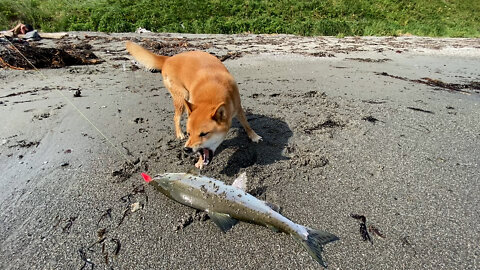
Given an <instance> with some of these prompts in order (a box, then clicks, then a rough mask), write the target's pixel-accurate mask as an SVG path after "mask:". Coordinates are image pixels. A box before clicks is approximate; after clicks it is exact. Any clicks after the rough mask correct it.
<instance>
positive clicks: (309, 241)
mask: <svg viewBox="0 0 480 270" xmlns="http://www.w3.org/2000/svg"><path fill="white" fill-rule="evenodd" d="M305 229H306V231H307V236H306V239H305V235H299V236H298V237H299V241H300V242H301V243H302V245H303V246H304V247H305V248H306V249H307V251H308V254H310V256H312V257H313V258H314V259H315V260H316V261H317V262H318V263H319V264H321V265H322V266H323V267H325V268H326V267H327V263H326V262H324V261H323V259H322V251H323V245H325V244H327V243H330V242H333V241H337V240H340V238H338V237H337V236H336V235H334V234H331V233H329V232H325V231H319V230H315V229H311V228H308V227H305Z"/></svg>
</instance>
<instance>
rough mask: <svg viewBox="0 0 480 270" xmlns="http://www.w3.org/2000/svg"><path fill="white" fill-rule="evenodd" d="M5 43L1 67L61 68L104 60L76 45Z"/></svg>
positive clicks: (1, 54)
mask: <svg viewBox="0 0 480 270" xmlns="http://www.w3.org/2000/svg"><path fill="white" fill-rule="evenodd" d="M4 45H5V46H0V59H1V60H0V67H2V68H11V69H34V67H35V68H61V67H65V66H72V65H94V64H99V63H102V62H103V60H101V59H99V58H98V57H97V56H96V55H95V54H94V53H92V52H91V51H90V50H84V49H82V48H79V47H76V46H74V45H70V46H64V47H63V48H45V47H39V46H36V45H35V44H30V43H16V44H13V45H12V44H4ZM13 46H14V47H13ZM25 58H26V59H25Z"/></svg>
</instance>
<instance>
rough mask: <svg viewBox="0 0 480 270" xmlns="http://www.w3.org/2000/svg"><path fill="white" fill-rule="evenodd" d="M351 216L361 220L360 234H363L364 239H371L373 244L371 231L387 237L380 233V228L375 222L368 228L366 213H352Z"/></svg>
mask: <svg viewBox="0 0 480 270" xmlns="http://www.w3.org/2000/svg"><path fill="white" fill-rule="evenodd" d="M350 216H351V217H352V218H354V219H356V220H358V221H360V229H359V232H360V235H361V236H362V239H363V241H369V242H370V243H371V244H372V245H373V240H372V238H371V237H370V234H369V232H370V233H372V234H373V235H375V236H378V237H380V238H383V239H385V235H383V234H382V233H380V230H379V229H378V228H377V227H376V226H375V225H373V224H370V225H369V226H368V229H367V218H366V217H365V216H364V215H358V214H350Z"/></svg>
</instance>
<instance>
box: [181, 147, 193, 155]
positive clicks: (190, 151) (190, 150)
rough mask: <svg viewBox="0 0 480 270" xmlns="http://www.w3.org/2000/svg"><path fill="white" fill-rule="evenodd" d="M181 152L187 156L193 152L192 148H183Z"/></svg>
mask: <svg viewBox="0 0 480 270" xmlns="http://www.w3.org/2000/svg"><path fill="white" fill-rule="evenodd" d="M183 152H185V153H187V154H191V153H192V152H193V150H192V148H191V147H184V148H183Z"/></svg>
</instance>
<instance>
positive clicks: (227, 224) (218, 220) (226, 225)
mask: <svg viewBox="0 0 480 270" xmlns="http://www.w3.org/2000/svg"><path fill="white" fill-rule="evenodd" d="M207 213H208V216H209V217H210V219H212V221H213V222H215V224H217V226H218V227H219V228H220V229H221V230H222V231H223V232H226V231H228V230H230V229H231V228H232V227H233V226H234V225H235V224H237V222H238V220H236V219H234V218H232V217H231V216H230V215H229V214H224V213H217V212H211V211H208V210H207Z"/></svg>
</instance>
